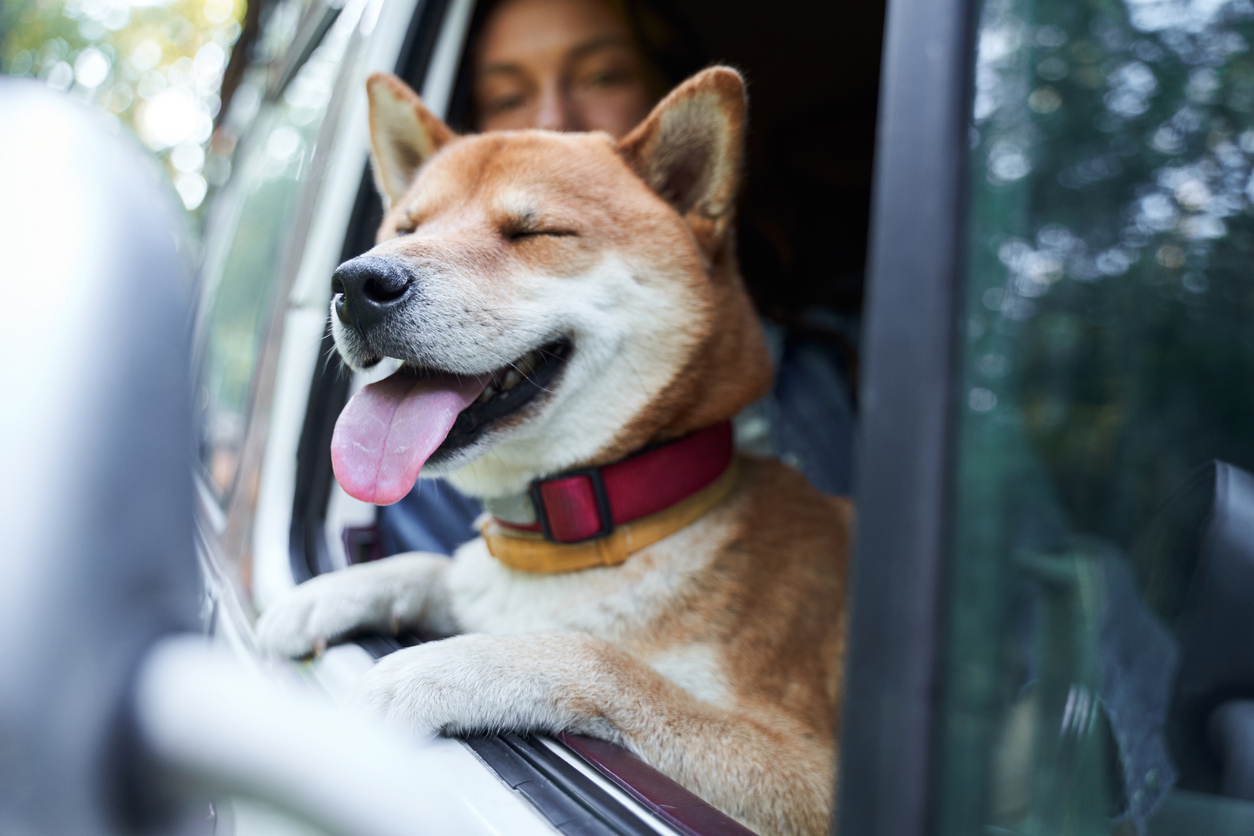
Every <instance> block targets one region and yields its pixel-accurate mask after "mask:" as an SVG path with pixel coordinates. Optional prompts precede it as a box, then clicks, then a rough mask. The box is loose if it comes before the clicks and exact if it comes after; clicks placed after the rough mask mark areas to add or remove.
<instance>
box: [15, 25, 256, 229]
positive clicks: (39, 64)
mask: <svg viewBox="0 0 1254 836" xmlns="http://www.w3.org/2000/svg"><path fill="white" fill-rule="evenodd" d="M0 8H2V11H0V32H2V33H5V34H4V36H3V40H2V41H0V68H3V70H4V72H6V73H8V74H10V75H14V76H31V77H34V78H38V79H40V80H42V81H43V82H44V83H45V84H47V85H48V86H50V87H52V88H54V89H57V90H62V91H65V92H67V93H68V94H69V95H72V96H74V97H76V98H79V99H81V100H83V101H86V102H90V103H92V104H93V105H95V106H97V107H99V108H100V109H101V110H103V111H104V112H106V113H108V114H111V115H112V116H113V117H114V118H116V119H118V120H119V121H120V122H121V123H122V124H124V125H126V126H128V127H129V128H131V129H133V130H134V131H135V133H136V134H137V135H138V136H139V137H140V139H142V140H143V141H144V143H145V144H147V145H148V146H149V147H150V148H151V149H152V150H153V151H154V152H155V153H157V154H159V155H160V156H161V158H162V159H163V160H164V161H165V164H166V166H167V168H168V170H169V173H170V176H171V179H172V181H173V182H174V186H175V188H176V189H177V191H178V193H179V196H180V197H181V198H182V199H183V204H184V205H185V206H186V207H187V208H188V209H189V210H193V209H196V208H197V207H199V206H200V204H201V202H202V201H203V200H204V198H205V194H206V191H207V188H208V185H209V182H208V181H213V180H214V179H215V172H214V171H213V166H212V163H211V164H210V166H209V170H206V156H205V150H206V148H207V147H208V143H209V140H210V136H211V134H212V132H213V127H214V119H215V118H216V117H217V115H218V111H219V109H220V107H221V102H220V100H219V98H218V93H219V90H220V87H221V84H222V74H223V71H224V70H225V68H226V64H227V60H228V58H229V56H230V51H231V48H232V46H233V45H234V44H235V41H236V40H237V39H238V38H239V35H240V25H241V21H242V20H243V16H244V12H245V9H246V0H5V2H4V3H3V4H0ZM206 178H208V181H207V179H206Z"/></svg>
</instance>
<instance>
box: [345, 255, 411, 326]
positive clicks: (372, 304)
mask: <svg viewBox="0 0 1254 836" xmlns="http://www.w3.org/2000/svg"><path fill="white" fill-rule="evenodd" d="M413 283H414V277H413V274H411V273H410V272H409V270H408V269H407V268H406V267H405V265H404V263H403V262H401V261H399V260H397V259H391V258H382V257H380V256H377V255H360V256H357V258H354V259H351V260H349V261H346V262H344V263H343V264H341V265H340V266H339V267H337V268H336V270H335V274H334V275H333V276H332V277H331V292H332V293H334V294H335V315H336V316H338V317H339V318H340V322H343V323H344V325H346V326H347V327H349V328H352V329H353V330H354V331H356V332H357V333H358V334H360V335H361V337H362V339H365V338H366V331H368V330H369V329H370V328H371V327H373V326H375V325H377V324H378V323H379V322H381V321H382V320H383V318H384V317H385V316H387V314H388V312H389V311H391V310H393V309H394V308H396V307H397V306H398V305H400V304H401V303H402V302H404V301H405V299H406V298H407V297H408V296H409V288H410V287H411V286H412V285H413Z"/></svg>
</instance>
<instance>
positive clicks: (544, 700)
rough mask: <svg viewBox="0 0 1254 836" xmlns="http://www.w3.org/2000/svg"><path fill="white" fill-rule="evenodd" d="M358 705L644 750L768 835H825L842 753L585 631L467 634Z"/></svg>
mask: <svg viewBox="0 0 1254 836" xmlns="http://www.w3.org/2000/svg"><path fill="white" fill-rule="evenodd" d="M350 702H354V703H356V704H358V705H359V706H363V707H365V708H367V709H369V710H371V711H373V712H374V713H376V714H380V715H382V716H384V717H385V718H387V719H388V720H389V721H391V722H392V723H393V724H395V725H399V726H403V727H405V728H408V729H410V730H412V731H414V732H417V733H419V734H423V735H427V734H434V733H436V732H447V733H454V734H455V733H463V732H482V731H521V732H527V731H539V732H558V731H573V732H579V733H582V734H589V735H592V736H595V737H599V738H602V739H604V740H610V741H613V742H615V743H618V744H620V745H623V746H626V747H627V748H629V749H632V750H634V751H635V752H636V753H637V754H639V755H640V756H641V757H643V758H644V759H645V760H646V761H648V762H649V763H650V764H652V765H653V766H654V767H656V768H658V769H660V770H661V771H662V772H664V773H666V774H667V775H669V776H670V777H671V778H673V779H674V780H676V781H678V782H679V783H681V784H683V785H684V786H686V787H688V788H689V789H691V790H692V791H694V792H696V793H697V794H698V795H700V796H702V797H703V798H705V799H706V800H707V801H709V802H710V803H711V804H714V805H715V806H717V807H719V808H720V809H722V810H724V811H725V812H727V813H729V814H730V815H732V816H734V817H736V818H738V819H740V820H741V821H743V822H745V823H746V824H748V825H749V826H750V827H752V828H753V829H755V830H757V831H758V832H759V833H761V834H764V836H765V834H810V833H816V834H817V833H826V832H827V829H828V827H829V821H830V813H831V796H832V786H833V785H832V780H833V767H834V758H833V749H832V744H831V741H830V740H821V739H819V738H818V736H816V735H815V734H813V733H810V732H807V730H805V729H803V728H802V727H800V725H799V724H797V723H794V722H792V721H789V720H788V719H786V718H783V717H780V716H778V715H777V714H775V715H774V716H773V713H772V712H770V711H769V710H767V709H765V708H764V709H763V710H762V711H760V712H756V711H745V710H743V709H741V710H732V709H728V708H722V707H719V706H715V705H712V704H710V703H707V702H704V701H702V700H699V699H697V698H696V697H694V696H692V695H691V694H690V693H688V692H687V691H685V690H683V689H682V688H680V687H679V686H678V685H675V684H674V683H673V682H671V681H670V680H668V679H666V678H664V677H663V676H662V675H661V674H659V673H657V672H656V671H654V670H653V669H652V668H650V667H648V666H647V665H644V664H643V663H641V662H639V661H637V660H636V659H634V658H633V657H631V656H630V655H628V654H626V653H624V652H623V651H621V650H619V649H617V648H616V647H614V646H613V645H611V644H609V643H608V642H605V641H603V640H600V639H597V638H594V637H592V636H589V635H586V634H582V633H531V634H525V635H513V636H489V635H482V634H473V635H464V636H457V637H455V638H451V639H445V640H443V641H438V642H431V643H429V644H424V645H420V646H418V647H410V648H406V649H404V650H400V651H397V652H396V653H393V654H392V655H390V656H388V657H386V658H384V659H383V660H381V661H380V662H379V663H378V664H377V665H376V666H375V667H374V668H373V669H372V670H371V671H370V672H368V673H367V674H365V675H364V676H363V677H362V679H361V680H360V681H359V682H358V684H357V686H356V688H355V691H354V694H353V696H352V697H351V698H350Z"/></svg>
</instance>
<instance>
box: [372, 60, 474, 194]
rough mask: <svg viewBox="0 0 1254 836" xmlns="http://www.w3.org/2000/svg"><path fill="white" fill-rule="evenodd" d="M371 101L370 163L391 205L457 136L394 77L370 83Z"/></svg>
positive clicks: (383, 76)
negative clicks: (424, 164) (423, 168)
mask: <svg viewBox="0 0 1254 836" xmlns="http://www.w3.org/2000/svg"><path fill="white" fill-rule="evenodd" d="M366 93H367V97H368V98H369V99H370V162H371V166H372V168H373V169H374V181H375V184H376V185H377V186H378V187H379V193H380V194H382V195H383V201H384V203H385V204H387V205H388V206H391V205H392V204H393V203H395V202H396V201H398V200H400V199H401V197H402V196H403V195H404V194H405V192H407V191H409V187H410V185H412V184H413V182H414V177H415V176H416V175H417V174H418V169H419V168H421V167H422V164H423V163H425V162H426V161H427V160H429V159H430V158H431V157H432V156H433V155H434V154H435V152H436V151H439V150H440V149H441V148H442V147H444V145H446V144H447V143H448V142H450V141H451V140H453V139H455V138H456V137H457V135H456V134H455V133H453V131H452V130H450V129H449V127H448V125H445V124H444V123H443V122H441V121H440V120H439V119H438V118H437V117H435V116H433V115H432V114H431V111H429V110H427V109H426V107H424V106H423V104H422V99H420V98H418V94H417V93H415V92H414V91H413V90H411V89H410V87H409V85H408V84H406V83H405V82H403V81H401V80H400V79H399V78H397V77H396V76H394V75H388V74H387V73H374V74H373V75H371V76H370V78H368V79H367V80H366Z"/></svg>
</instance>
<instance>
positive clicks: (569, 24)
mask: <svg viewBox="0 0 1254 836" xmlns="http://www.w3.org/2000/svg"><path fill="white" fill-rule="evenodd" d="M472 32H473V33H474V35H473V37H472V42H471V46H470V50H469V51H468V54H467V58H466V61H465V63H464V71H468V74H469V78H470V91H469V92H470V99H471V101H470V108H469V111H470V112H469V118H468V119H463V120H462V121H464V122H467V124H466V125H464V126H463V127H466V128H469V129H471V130H481V131H488V130H522V129H528V128H539V129H544V130H552V131H605V132H606V133H608V134H610V135H611V136H613V137H615V138H619V137H622V136H624V135H625V134H626V133H628V132H629V131H630V130H631V129H632V128H634V127H635V126H636V125H637V124H639V123H640V122H641V121H642V120H643V119H644V118H645V116H647V115H648V113H649V111H650V110H651V109H652V108H653V106H654V105H655V104H656V103H657V102H658V101H659V100H661V98H662V97H663V96H664V95H665V94H666V92H667V91H668V90H669V89H670V88H672V87H673V86H675V85H676V84H678V83H679V82H680V81H682V80H683V79H684V78H687V77H688V76H689V75H691V74H692V73H694V72H696V71H697V70H699V69H701V68H702V67H703V66H704V65H705V64H706V61H705V59H704V56H703V55H702V53H701V50H700V49H699V48H698V47H697V45H696V44H697V41H696V38H695V37H694V36H693V35H692V31H691V29H690V28H689V27H688V26H686V25H685V22H684V21H683V20H682V18H681V17H679V16H678V15H677V14H675V12H674V10H673V9H672V8H671V7H669V6H667V5H663V4H661V3H658V2H655V1H654V0H497V2H487V3H481V4H480V5H479V7H478V9H477V10H476V15H475V20H474V21H473V22H472ZM455 109H456V107H455ZM452 115H453V116H454V121H455V122H456V118H455V117H456V116H457V114H456V113H454V114H452ZM750 119H751V120H752V111H751V115H750ZM750 283H752V278H750ZM764 324H765V325H766V330H767V337H768V341H769V342H770V343H771V347H772V351H773V354H774V357H773V359H774V360H775V362H776V368H777V380H776V386H775V390H774V391H773V392H772V394H771V395H770V396H768V397H767V398H764V399H763V400H762V401H760V402H759V403H757V404H755V405H754V406H752V407H750V409H748V410H746V412H745V413H742V415H741V416H740V418H739V419H738V420H737V422H736V435H737V443H738V444H739V446H740V447H741V448H742V449H746V450H749V451H750V452H755V453H759V454H765V455H775V456H778V457H780V458H782V459H783V460H784V461H785V462H787V463H789V464H792V465H793V466H795V467H797V468H799V469H800V470H801V471H803V472H804V473H805V474H806V476H807V477H809V479H810V481H811V482H812V483H813V484H814V485H815V486H816V487H818V488H819V489H820V490H823V491H826V492H828V493H833V494H840V493H849V492H850V488H851V482H852V447H853V432H854V413H853V407H852V396H851V393H850V391H849V387H848V384H847V382H846V379H845V376H844V374H843V372H842V369H841V365H840V358H839V357H837V356H836V355H835V353H834V352H833V351H832V350H831V348H830V346H829V345H824V344H822V343H818V342H813V341H807V340H804V339H800V340H799V339H795V338H794V339H790V338H789V335H788V334H786V333H785V330H784V329H783V328H781V327H780V326H779V325H776V324H774V323H771V322H770V321H769V320H767V321H764ZM481 510H482V509H481V508H480V506H479V504H478V503H477V502H476V501H475V500H472V499H470V498H468V497H464V496H462V495H461V494H459V493H458V492H457V491H456V490H455V489H454V488H453V487H452V486H451V485H449V484H448V483H446V482H442V481H441V482H436V483H433V482H432V481H430V480H423V479H420V480H419V481H418V484H417V485H416V486H415V487H414V490H413V491H411V492H410V493H409V495H408V496H407V497H405V499H403V500H402V501H401V502H399V503H397V504H396V505H393V506H388V507H384V508H381V509H380V511H379V530H380V534H381V540H382V542H381V545H382V550H383V553H384V554H394V553H399V552H404V551H434V552H442V553H445V554H449V553H451V552H452V551H453V549H455V548H456V547H457V546H459V545H460V544H461V543H463V542H466V541H468V540H470V539H472V538H473V537H474V536H475V532H474V530H473V528H472V527H471V523H472V521H473V520H474V518H475V517H476V516H477V515H478V514H479V512H480V511H481Z"/></svg>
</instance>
